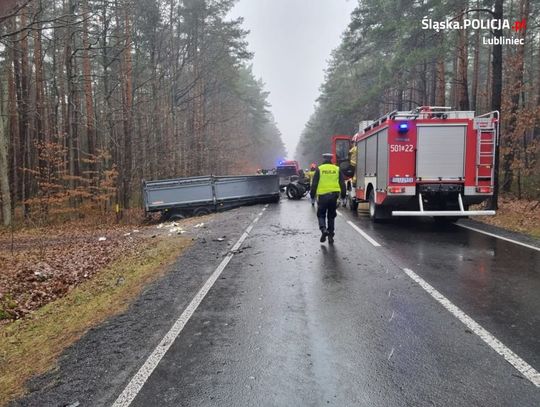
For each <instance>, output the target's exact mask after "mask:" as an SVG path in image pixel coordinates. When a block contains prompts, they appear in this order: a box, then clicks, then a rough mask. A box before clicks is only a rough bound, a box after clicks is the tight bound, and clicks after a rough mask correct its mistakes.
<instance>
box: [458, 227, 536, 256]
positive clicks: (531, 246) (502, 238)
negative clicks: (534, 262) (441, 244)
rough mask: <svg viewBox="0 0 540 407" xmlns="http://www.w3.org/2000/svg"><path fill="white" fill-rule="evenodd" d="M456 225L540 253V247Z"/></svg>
mask: <svg viewBox="0 0 540 407" xmlns="http://www.w3.org/2000/svg"><path fill="white" fill-rule="evenodd" d="M456 225H457V226H459V227H462V228H465V229H469V230H474V231H475V232H478V233H483V234H484V235H488V236H491V237H496V238H497V239H501V240H506V241H507V242H510V243H515V244H518V245H520V246H524V247H528V248H529V249H533V250H538V251H539V252H540V247H536V246H533V245H530V244H527V243H522V242H518V241H517V240H514V239H509V238H507V237H503V236H499V235H496V234H495V233H490V232H486V231H484V230H481V229H476V228H473V227H471V226H466V225H461V224H459V223H456Z"/></svg>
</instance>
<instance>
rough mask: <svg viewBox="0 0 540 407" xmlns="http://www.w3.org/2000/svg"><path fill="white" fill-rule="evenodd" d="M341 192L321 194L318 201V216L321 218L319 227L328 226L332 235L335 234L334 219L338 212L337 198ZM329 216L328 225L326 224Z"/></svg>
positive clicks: (327, 228)
mask: <svg viewBox="0 0 540 407" xmlns="http://www.w3.org/2000/svg"><path fill="white" fill-rule="evenodd" d="M338 198H339V192H331V193H329V194H324V195H319V197H318V201H317V218H319V229H321V230H322V229H323V228H326V230H327V231H328V233H329V234H330V235H332V236H333V235H334V221H335V219H336V216H337V213H336V210H337V200H338ZM326 218H328V225H327V224H326Z"/></svg>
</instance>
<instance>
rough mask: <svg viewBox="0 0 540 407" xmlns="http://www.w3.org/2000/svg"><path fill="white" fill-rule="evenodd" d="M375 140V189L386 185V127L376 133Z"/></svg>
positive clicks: (384, 187)
mask: <svg viewBox="0 0 540 407" xmlns="http://www.w3.org/2000/svg"><path fill="white" fill-rule="evenodd" d="M377 138H378V140H377V189H386V187H387V186H388V129H384V130H382V131H380V132H379V133H378V137H377Z"/></svg>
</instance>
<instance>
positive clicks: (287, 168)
mask: <svg viewBox="0 0 540 407" xmlns="http://www.w3.org/2000/svg"><path fill="white" fill-rule="evenodd" d="M276 172H277V175H279V176H280V177H290V176H291V175H298V174H297V173H296V167H295V166H294V165H283V166H279V167H277V168H276Z"/></svg>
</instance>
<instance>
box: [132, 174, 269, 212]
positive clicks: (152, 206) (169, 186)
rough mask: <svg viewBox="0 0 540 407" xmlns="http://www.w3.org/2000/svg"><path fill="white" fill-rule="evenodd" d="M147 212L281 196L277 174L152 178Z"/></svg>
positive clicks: (146, 196)
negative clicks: (155, 179) (161, 179)
mask: <svg viewBox="0 0 540 407" xmlns="http://www.w3.org/2000/svg"><path fill="white" fill-rule="evenodd" d="M143 189H144V201H145V202H144V206H145V209H146V210H147V211H152V210H162V209H164V208H173V207H181V206H195V205H197V204H200V205H213V204H215V203H216V201H219V202H224V201H235V200H239V201H241V202H248V201H250V202H252V201H253V200H256V199H257V198H258V197H267V196H279V177H278V176H277V175H254V176H237V177H193V178H178V179H171V180H163V181H149V182H146V183H145V184H144V186H143Z"/></svg>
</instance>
